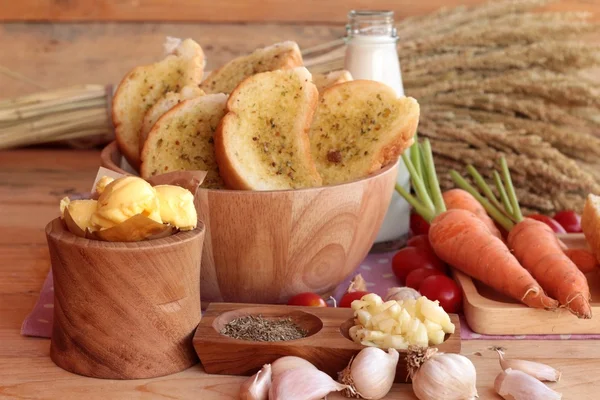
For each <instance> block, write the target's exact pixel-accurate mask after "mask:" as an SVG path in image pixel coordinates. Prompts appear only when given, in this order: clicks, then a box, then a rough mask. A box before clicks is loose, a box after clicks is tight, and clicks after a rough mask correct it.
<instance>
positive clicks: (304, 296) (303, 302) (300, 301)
mask: <svg viewBox="0 0 600 400" xmlns="http://www.w3.org/2000/svg"><path fill="white" fill-rule="evenodd" d="M288 306H310V307H327V303H325V300H323V298H322V297H321V296H319V295H318V294H316V293H310V292H306V293H299V294H297V295H295V296H294V297H292V298H291V299H289V300H288Z"/></svg>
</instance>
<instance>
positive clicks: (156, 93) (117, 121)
mask: <svg viewBox="0 0 600 400" xmlns="http://www.w3.org/2000/svg"><path fill="white" fill-rule="evenodd" d="M204 64H205V62H204V52H203V51H202V48H201V47H200V45H198V43H196V42H194V41H193V40H192V39H185V40H183V41H181V43H179V44H178V45H177V47H175V48H174V50H173V51H172V53H170V54H169V55H167V56H166V57H165V58H164V59H163V60H161V61H159V62H157V63H154V64H150V65H144V66H140V67H136V68H134V69H133V70H132V71H131V72H129V73H128V74H127V75H126V76H125V78H123V80H122V81H121V83H120V85H119V87H118V88H117V90H116V92H115V95H114V97H113V102H112V120H113V124H114V127H115V135H116V138H117V143H118V144H119V149H120V150H121V153H122V154H123V155H124V156H125V158H127V161H129V163H130V164H131V165H132V166H134V167H136V168H138V167H139V166H140V145H139V138H140V129H141V128H142V123H143V120H144V116H145V115H146V112H148V110H149V109H150V108H151V107H152V106H153V105H154V104H155V103H156V102H157V101H158V100H159V99H160V98H162V97H163V96H164V95H165V94H166V93H168V92H173V91H174V92H177V91H179V90H180V89H181V88H182V87H184V86H187V85H192V86H193V85H196V86H197V85H199V84H200V82H201V81H202V75H203V71H204Z"/></svg>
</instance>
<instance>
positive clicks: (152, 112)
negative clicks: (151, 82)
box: [140, 86, 204, 154]
mask: <svg viewBox="0 0 600 400" xmlns="http://www.w3.org/2000/svg"><path fill="white" fill-rule="evenodd" d="M203 95H204V91H203V90H202V89H200V88H199V87H198V86H184V87H183V88H182V89H181V90H180V91H179V92H169V93H167V94H165V95H164V97H162V98H161V99H160V100H158V101H157V102H156V104H154V105H153V106H152V107H151V108H150V109H149V110H148V112H147V113H146V115H145V116H144V120H143V121H142V128H141V129H140V154H141V153H142V149H143V148H144V144H145V143H146V139H147V138H148V134H149V133H150V130H151V129H152V127H153V126H154V124H155V123H156V121H158V119H159V118H160V117H162V116H163V115H165V113H166V112H167V111H169V110H170V109H171V108H173V107H175V106H176V105H177V104H179V103H181V102H182V101H184V100H190V99H195V98H196V97H200V96H203Z"/></svg>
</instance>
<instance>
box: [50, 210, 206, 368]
mask: <svg viewBox="0 0 600 400" xmlns="http://www.w3.org/2000/svg"><path fill="white" fill-rule="evenodd" d="M46 236H47V239H48V248H49V250H50V260H51V264H52V272H53V274H54V325H53V331H52V341H51V347H50V357H51V358H52V360H53V361H54V362H55V363H56V364H57V365H58V366H60V367H61V368H64V369H65V370H67V371H70V372H74V373H76V374H80V375H84V376H90V377H94V378H112V379H139V378H153V377H157V376H164V375H169V374H173V373H176V372H180V371H183V370H184V369H187V368H188V367H190V366H192V365H194V364H196V362H198V358H197V356H196V353H195V352H194V349H193V347H192V336H193V334H194V331H195V329H196V327H197V326H198V323H199V322H200V293H199V291H198V289H199V286H200V258H201V257H200V254H201V251H202V242H203V238H204V226H203V225H199V226H198V228H196V229H194V230H192V231H187V232H179V233H177V234H175V235H171V236H168V237H165V238H162V239H155V240H148V241H141V242H135V243H123V242H103V241H99V240H89V239H85V238H81V237H77V236H75V235H73V234H72V233H71V232H69V231H68V230H67V229H66V226H65V225H64V223H63V222H62V221H61V220H60V219H59V218H56V219H54V220H52V221H51V222H50V223H49V224H48V225H47V226H46Z"/></svg>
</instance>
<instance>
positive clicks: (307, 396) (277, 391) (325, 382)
mask: <svg viewBox="0 0 600 400" xmlns="http://www.w3.org/2000/svg"><path fill="white" fill-rule="evenodd" d="M346 388H347V386H346V385H342V384H340V383H337V382H336V381H334V380H333V379H331V377H330V376H329V375H327V374H326V373H325V372H321V371H319V370H318V369H316V368H295V369H291V370H288V371H285V372H283V373H282V374H281V375H279V376H277V377H276V378H275V379H273V382H272V383H271V389H270V390H269V400H320V399H322V398H323V397H325V396H327V395H328V394H329V393H331V392H339V391H340V390H344V389H346Z"/></svg>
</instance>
